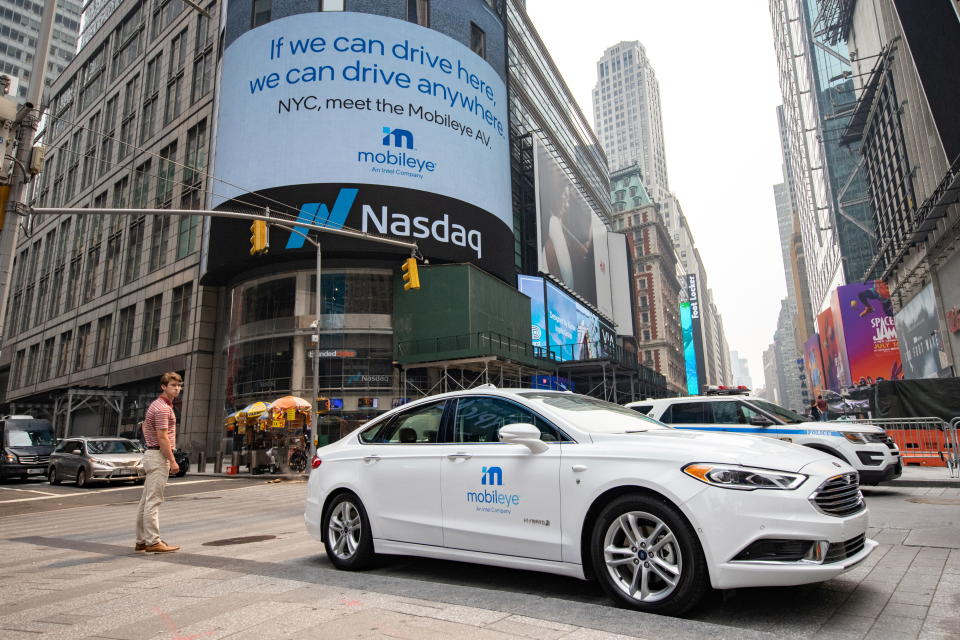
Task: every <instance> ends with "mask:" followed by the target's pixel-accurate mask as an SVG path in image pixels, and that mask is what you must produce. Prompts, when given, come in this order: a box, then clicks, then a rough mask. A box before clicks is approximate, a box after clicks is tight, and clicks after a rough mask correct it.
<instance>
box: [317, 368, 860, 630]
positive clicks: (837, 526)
mask: <svg viewBox="0 0 960 640" xmlns="http://www.w3.org/2000/svg"><path fill="white" fill-rule="evenodd" d="M304 520H305V523H306V527H307V530H308V531H309V533H310V534H311V535H312V536H313V537H314V538H317V539H318V540H321V541H323V543H324V544H325V546H326V551H327V557H328V558H329V560H330V562H331V563H332V564H333V565H334V566H335V567H337V568H338V569H343V570H357V569H361V568H364V567H366V566H368V565H369V564H370V563H371V562H372V561H373V560H374V557H375V554H396V555H414V556H424V557H431V558H440V559H445V560H455V561H460V562H464V561H466V562H476V563H480V564H490V565H496V566H501V567H510V568H516V569H525V570H537V571H545V572H548V573H555V574H560V575H566V576H573V577H577V578H590V577H595V578H596V579H597V580H598V581H599V583H600V584H601V585H602V587H603V588H604V590H606V592H607V593H608V594H609V595H610V596H611V597H612V598H613V599H614V600H616V601H617V602H619V603H621V604H622V605H625V606H628V607H632V608H635V609H639V610H642V611H648V612H655V613H669V614H678V613H683V612H684V611H687V610H688V609H690V608H692V607H694V606H695V605H696V604H697V602H698V601H699V600H700V599H701V597H702V596H703V595H704V594H705V592H706V591H707V590H708V589H709V588H710V587H713V588H717V589H732V588H738V587H763V586H789V585H800V584H807V583H812V582H821V581H824V580H830V579H831V578H834V577H836V576H838V575H840V574H842V573H844V572H846V571H849V570H850V569H852V568H853V567H855V566H856V565H858V564H859V563H860V562H862V561H863V560H864V559H865V558H867V556H869V555H870V553H871V552H872V551H873V550H874V549H875V548H876V546H877V543H876V542H874V541H873V540H869V539H867V538H866V531H867V508H866V504H865V503H864V500H863V496H862V495H861V493H860V487H859V484H858V477H857V473H856V471H854V469H853V468H852V467H851V466H850V465H848V464H846V463H844V462H841V461H840V460H837V459H836V458H833V457H832V456H829V455H827V454H825V453H823V452H821V451H816V450H814V449H809V448H805V447H798V446H795V445H792V444H788V443H785V442H780V441H778V440H775V439H770V438H760V437H753V436H739V435H732V434H722V433H704V432H695V431H681V430H678V429H673V428H671V427H669V426H667V425H665V424H663V423H661V422H658V421H657V420H653V419H651V418H649V417H647V416H644V415H641V414H640V413H638V412H636V411H632V410H630V409H627V408H625V407H621V406H619V405H616V404H612V403H609V402H604V401H601V400H598V399H596V398H591V397H588V396H582V395H576V394H572V393H567V392H556V391H539V390H531V389H495V388H492V387H491V386H490V385H484V386H483V387H480V388H477V389H472V390H468V391H457V392H453V393H448V394H442V395H438V396H432V397H428V398H424V399H422V400H419V401H416V402H413V403H410V404H407V405H404V406H402V407H399V408H397V409H394V410H392V411H390V412H387V413H386V414H384V415H383V416H380V417H378V418H377V419H375V420H374V421H372V422H370V423H368V424H366V425H364V426H362V427H360V428H359V429H357V430H356V431H354V432H352V433H350V434H349V435H347V436H346V437H344V438H342V439H341V440H339V441H337V442H335V443H333V444H330V445H328V446H326V447H323V448H321V449H319V450H318V451H317V454H316V456H314V458H313V459H312V460H311V472H310V477H309V480H308V483H307V498H306V504H305V509H304Z"/></svg>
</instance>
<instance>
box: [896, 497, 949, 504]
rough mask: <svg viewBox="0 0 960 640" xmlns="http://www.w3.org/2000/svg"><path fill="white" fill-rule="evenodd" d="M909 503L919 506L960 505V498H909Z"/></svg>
mask: <svg viewBox="0 0 960 640" xmlns="http://www.w3.org/2000/svg"><path fill="white" fill-rule="evenodd" d="M907 502H917V503H919V504H945V505H960V498H907Z"/></svg>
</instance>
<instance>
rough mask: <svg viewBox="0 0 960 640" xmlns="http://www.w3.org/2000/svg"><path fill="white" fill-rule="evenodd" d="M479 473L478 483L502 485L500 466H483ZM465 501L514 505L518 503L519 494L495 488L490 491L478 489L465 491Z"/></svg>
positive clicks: (506, 505)
mask: <svg viewBox="0 0 960 640" xmlns="http://www.w3.org/2000/svg"><path fill="white" fill-rule="evenodd" d="M480 473H481V475H480V484H483V485H500V486H502V485H503V469H501V468H500V467H483V469H481V472H480ZM467 502H475V503H478V504H493V505H503V506H505V507H515V506H517V505H518V504H520V495H519V494H516V493H502V492H500V491H497V490H496V489H493V490H492V491H490V490H486V489H481V490H480V491H467Z"/></svg>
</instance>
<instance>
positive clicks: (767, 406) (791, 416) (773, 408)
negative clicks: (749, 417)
mask: <svg viewBox="0 0 960 640" xmlns="http://www.w3.org/2000/svg"><path fill="white" fill-rule="evenodd" d="M750 404H752V405H753V406H755V407H757V408H758V409H763V410H764V411H766V412H767V413H770V414H773V415H774V416H775V417H777V418H779V419H780V420H783V421H784V422H786V423H787V424H798V423H800V422H810V418H807V417H805V416H802V415H800V414H799V413H794V412H793V411H790V409H784V408H783V407H779V406H777V405H775V404H773V403H772V402H767V401H766V400H757V399H756V398H750Z"/></svg>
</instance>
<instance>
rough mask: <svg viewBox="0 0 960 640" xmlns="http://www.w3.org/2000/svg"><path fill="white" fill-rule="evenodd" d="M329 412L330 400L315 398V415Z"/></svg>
mask: <svg viewBox="0 0 960 640" xmlns="http://www.w3.org/2000/svg"><path fill="white" fill-rule="evenodd" d="M328 411H330V398H317V413H327V412H328Z"/></svg>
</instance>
